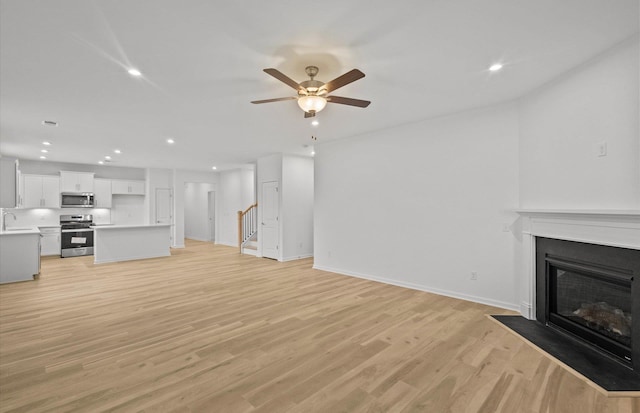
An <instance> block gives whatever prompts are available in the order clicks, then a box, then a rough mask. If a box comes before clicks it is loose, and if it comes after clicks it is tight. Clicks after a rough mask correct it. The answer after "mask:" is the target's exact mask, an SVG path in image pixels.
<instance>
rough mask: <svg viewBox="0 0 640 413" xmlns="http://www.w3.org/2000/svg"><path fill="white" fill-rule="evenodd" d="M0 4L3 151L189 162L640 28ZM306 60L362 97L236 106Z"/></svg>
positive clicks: (408, 7) (434, 6)
mask: <svg viewBox="0 0 640 413" xmlns="http://www.w3.org/2000/svg"><path fill="white" fill-rule="evenodd" d="M0 1H1V3H0V4H1V10H0V12H1V15H2V16H1V21H0V153H2V154H3V155H7V156H17V157H19V158H23V159H38V157H39V156H40V155H41V154H40V150H41V149H42V148H43V147H42V144H41V142H42V141H44V140H48V141H51V142H52V143H53V145H52V146H51V148H50V153H48V154H47V156H48V160H51V161H63V162H78V163H96V162H98V161H99V160H101V159H103V158H104V156H105V155H111V156H113V158H114V159H113V163H112V165H114V166H134V167H161V168H181V169H191V170H211V167H212V166H213V165H216V166H218V169H219V170H223V169H228V168H234V167H237V166H238V165H241V164H245V163H247V162H252V161H255V160H256V159H257V158H259V157H261V156H265V155H268V154H272V153H277V152H285V153H299V154H308V153H309V152H310V150H311V148H310V147H305V146H307V145H313V143H314V142H313V141H312V140H311V136H312V135H314V136H317V139H318V141H317V142H318V143H320V142H326V141H329V140H332V139H340V138H346V137H349V136H353V135H358V134H362V133H366V132H368V131H372V130H379V129H384V128H389V127H392V126H395V125H399V124H403V123H407V122H414V121H418V120H421V119H426V118H430V117H434V116H439V115H443V114H448V113H453V112H458V111H462V110H467V109H470V108H474V107H480V106H485V105H490V104H494V103H497V102H501V101H506V100H511V99H514V98H517V97H518V96H521V95H523V94H525V93H527V92H529V91H531V90H533V89H535V88H536V87H539V86H540V85H542V84H544V83H545V82H548V81H549V80H551V79H553V78H554V77H556V76H558V75H559V74H561V73H563V72H566V71H567V70H569V69H571V68H572V67H575V66H576V65H579V64H581V63H583V62H585V61H587V60H589V59H590V58H592V57H594V56H596V55H597V54H599V53H602V52H603V51H604V50H606V49H608V48H610V47H611V46H613V45H615V44H616V43H619V42H621V41H623V40H625V39H627V38H629V37H630V36H633V35H635V34H636V33H637V32H638V26H639V24H638V20H639V19H638V16H639V2H638V0H535V1H534V0H415V1H410V0H399V1H393V2H392V1H388V0H376V1H372V0H366V1H365V0H349V1H346V0H340V1H337V0H328V1H323V2H317V3H316V2H306V3H305V2H300V1H292V0H273V1H263V0H262V1H260V0H252V1H249V0H245V1H222V0H217V1H216V0H94V1H88V0H37V1H35V0H0ZM496 61H501V62H503V63H504V64H505V68H504V69H503V70H502V71H501V72H499V73H496V74H490V73H489V72H488V70H487V68H488V67H489V65H490V64H492V63H494V62H496ZM308 65H316V66H318V67H319V68H320V73H319V74H318V76H317V79H318V80H322V81H325V82H326V81H328V80H330V79H333V78H335V77H337V76H339V75H340V74H342V73H344V72H346V71H348V70H350V69H352V68H358V69H360V70H362V71H363V72H364V73H365V74H366V77H365V78H364V79H361V80H358V81H357V82H355V83H352V84H350V85H347V86H345V87H344V88H342V89H340V90H339V91H337V92H335V94H337V95H340V96H347V97H353V98H358V99H365V100H371V101H372V103H371V105H370V106H369V107H368V108H367V109H361V108H355V107H350V106H344V105H337V104H329V105H328V106H327V108H326V109H325V110H324V111H322V112H321V113H319V115H318V116H317V119H318V120H319V121H320V122H321V123H320V125H319V126H318V127H312V126H311V125H310V120H309V119H304V118H303V112H302V111H301V110H300V109H299V108H298V107H297V105H296V102H295V101H286V102H278V103H270V104H264V105H252V104H250V103H249V102H250V101H251V100H258V99H268V98H274V97H284V96H293V95H294V94H295V91H294V90H293V89H291V88H289V87H288V86H286V85H285V84H284V83H281V82H279V81H277V80H275V79H274V78H272V77H270V76H269V75H267V74H266V73H264V72H262V69H263V68H267V67H275V68H277V69H279V70H281V71H282V72H284V73H285V74H287V75H288V76H290V77H292V78H293V79H295V80H296V81H302V80H305V79H306V75H305V73H304V67H305V66H308ZM132 66H134V67H137V68H139V69H140V71H141V72H142V73H143V78H133V77H131V76H130V75H129V74H128V73H127V71H126V69H128V68H129V67H132ZM43 120H54V121H57V122H59V126H58V127H47V126H43V125H42V124H41V122H42V121H43ZM169 137H171V138H174V139H175V141H176V143H175V144H174V145H172V146H170V145H168V144H166V142H165V141H166V139H167V138H169ZM116 148H118V149H121V150H122V151H123V153H122V154H121V155H115V154H113V150H114V149H116Z"/></svg>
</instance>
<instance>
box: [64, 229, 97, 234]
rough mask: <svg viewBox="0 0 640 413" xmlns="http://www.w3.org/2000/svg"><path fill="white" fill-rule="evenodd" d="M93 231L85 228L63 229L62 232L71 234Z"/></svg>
mask: <svg viewBox="0 0 640 413" xmlns="http://www.w3.org/2000/svg"><path fill="white" fill-rule="evenodd" d="M90 231H93V229H91V228H83V229H63V230H62V231H61V232H62V233H63V234H64V233H69V232H90Z"/></svg>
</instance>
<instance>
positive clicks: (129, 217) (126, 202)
mask: <svg viewBox="0 0 640 413" xmlns="http://www.w3.org/2000/svg"><path fill="white" fill-rule="evenodd" d="M144 198H145V197H144V196H142V195H113V196H112V198H111V223H112V224H115V225H142V224H146V223H147V221H146V209H145V207H144V202H145V201H144Z"/></svg>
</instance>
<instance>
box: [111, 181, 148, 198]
mask: <svg viewBox="0 0 640 413" xmlns="http://www.w3.org/2000/svg"><path fill="white" fill-rule="evenodd" d="M111 193H112V194H113V195H144V181H125V180H122V179H113V180H112V181H111Z"/></svg>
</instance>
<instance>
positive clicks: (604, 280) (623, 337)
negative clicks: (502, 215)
mask: <svg viewBox="0 0 640 413" xmlns="http://www.w3.org/2000/svg"><path fill="white" fill-rule="evenodd" d="M535 242H536V249H535V251H536V319H537V320H538V321H540V322H541V323H543V324H545V325H546V326H548V327H550V328H554V329H555V330H558V331H560V332H562V333H564V334H566V335H568V336H571V337H573V338H574V339H576V340H578V341H579V342H580V343H583V344H585V345H587V346H589V347H592V348H593V349H595V350H597V351H599V352H601V353H602V354H605V355H607V356H609V357H610V358H612V359H614V360H616V361H618V362H619V363H620V364H622V365H624V366H626V367H628V368H630V369H632V370H634V371H635V372H638V373H640V250H633V249H627V248H619V247H611V246H605V245H597V244H588V243H583V242H574V241H565V240H559V239H551V238H544V237H536V241H535Z"/></svg>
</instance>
